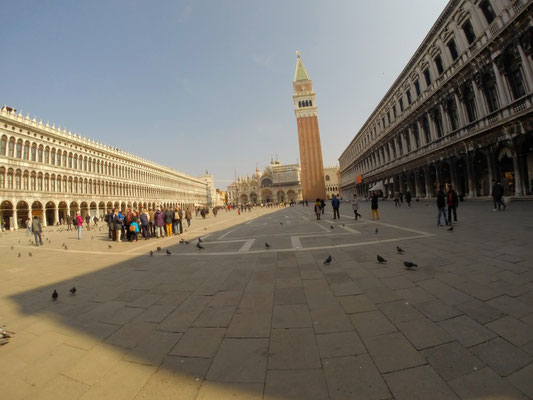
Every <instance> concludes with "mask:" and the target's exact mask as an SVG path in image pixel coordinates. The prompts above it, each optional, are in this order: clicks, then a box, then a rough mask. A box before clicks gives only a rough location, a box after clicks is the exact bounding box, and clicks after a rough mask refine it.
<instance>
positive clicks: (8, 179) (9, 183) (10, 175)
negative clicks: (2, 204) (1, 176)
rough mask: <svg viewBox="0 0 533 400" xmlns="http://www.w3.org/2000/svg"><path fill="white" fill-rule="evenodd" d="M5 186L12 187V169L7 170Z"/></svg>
mask: <svg viewBox="0 0 533 400" xmlns="http://www.w3.org/2000/svg"><path fill="white" fill-rule="evenodd" d="M7 188H8V189H13V170H12V169H9V170H8V171H7Z"/></svg>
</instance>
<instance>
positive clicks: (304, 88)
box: [292, 52, 326, 201]
mask: <svg viewBox="0 0 533 400" xmlns="http://www.w3.org/2000/svg"><path fill="white" fill-rule="evenodd" d="M296 55H297V56H298V58H297V60H296V71H295V72H294V82H293V83H292V85H293V87H294V95H293V96H292V98H293V100H294V113H295V114H296V123H297V125H298V142H299V145H300V164H301V170H302V195H303V199H304V200H308V201H315V200H316V199H317V198H319V199H326V184H325V182H324V164H323V163H322V146H321V145H320V132H319V130H318V107H317V106H316V93H315V92H314V91H313V81H312V80H311V79H309V75H307V71H306V70H305V67H304V64H303V62H302V59H301V58H300V52H296Z"/></svg>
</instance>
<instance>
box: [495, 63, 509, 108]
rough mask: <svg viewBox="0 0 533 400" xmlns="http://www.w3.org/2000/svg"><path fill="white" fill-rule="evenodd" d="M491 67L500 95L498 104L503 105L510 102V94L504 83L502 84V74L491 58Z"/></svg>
mask: <svg viewBox="0 0 533 400" xmlns="http://www.w3.org/2000/svg"><path fill="white" fill-rule="evenodd" d="M492 68H493V69H494V77H495V78H496V86H497V87H498V94H499V95H500V106H501V107H505V106H506V105H507V104H509V102H510V100H509V99H510V98H511V97H510V96H509V92H508V90H507V87H506V85H505V84H504V81H503V77H502V74H501V72H500V70H499V68H498V66H497V65H496V63H495V62H494V60H492Z"/></svg>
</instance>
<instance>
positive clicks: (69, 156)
mask: <svg viewBox="0 0 533 400" xmlns="http://www.w3.org/2000/svg"><path fill="white" fill-rule="evenodd" d="M68 167H69V168H72V154H69V155H68ZM70 192H72V190H71V191H70Z"/></svg>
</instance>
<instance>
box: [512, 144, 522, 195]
mask: <svg viewBox="0 0 533 400" xmlns="http://www.w3.org/2000/svg"><path fill="white" fill-rule="evenodd" d="M513 168H514V194H515V196H522V195H523V194H524V192H523V191H522V172H521V170H520V163H519V162H518V152H517V151H516V148H514V149H513Z"/></svg>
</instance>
